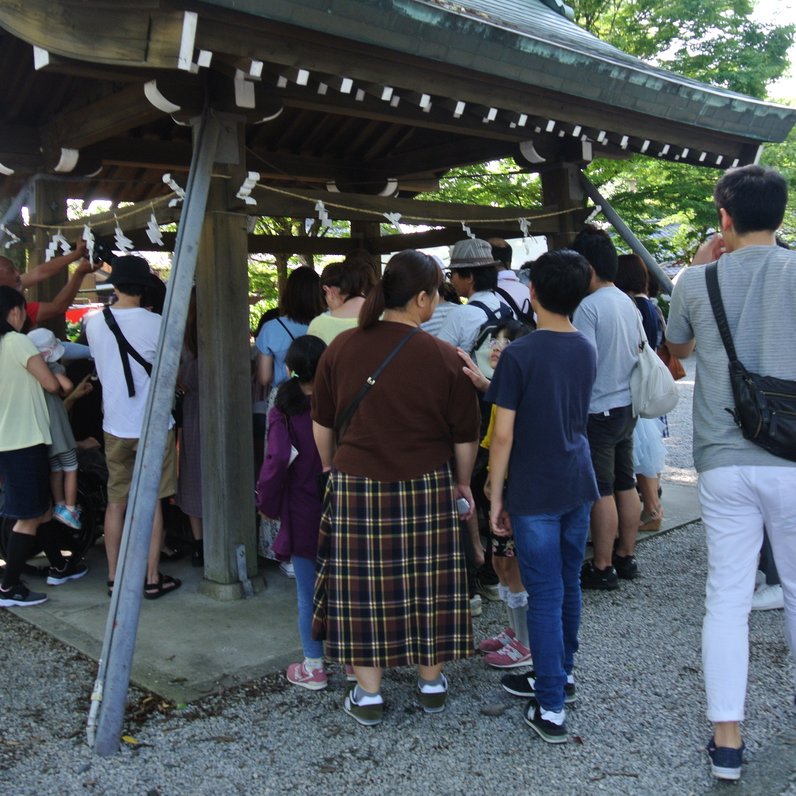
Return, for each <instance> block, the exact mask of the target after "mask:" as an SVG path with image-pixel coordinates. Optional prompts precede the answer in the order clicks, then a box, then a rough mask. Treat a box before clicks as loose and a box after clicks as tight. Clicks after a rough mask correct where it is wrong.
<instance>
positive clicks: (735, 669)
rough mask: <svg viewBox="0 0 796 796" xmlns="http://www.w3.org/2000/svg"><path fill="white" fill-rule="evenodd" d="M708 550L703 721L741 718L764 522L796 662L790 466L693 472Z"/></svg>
mask: <svg viewBox="0 0 796 796" xmlns="http://www.w3.org/2000/svg"><path fill="white" fill-rule="evenodd" d="M699 501H700V503H701V506H702V520H703V522H704V524H705V532H706V535H707V550H708V579H707V587H706V594H705V621H704V623H703V626H702V665H703V669H704V672H705V689H706V691H707V706H708V711H707V714H708V719H709V720H710V721H713V722H717V721H743V718H744V702H745V700H746V678H747V671H748V668H749V611H750V610H751V606H752V593H753V592H754V586H755V570H756V569H757V559H758V555H759V553H760V547H761V545H762V543H763V526H764V525H765V527H766V530H767V532H768V536H769V539H770V540H771V548H772V550H773V551H774V559H775V561H776V564H777V570H778V571H779V576H780V580H781V582H782V590H783V593H784V595H785V628H786V634H787V638H788V644H789V645H790V650H791V657H792V658H793V659H794V661H796V467H757V466H751V465H746V466H734V467H717V468H715V469H713V470H707V471H706V472H704V473H701V474H700V476H699Z"/></svg>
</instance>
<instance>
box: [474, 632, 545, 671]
mask: <svg viewBox="0 0 796 796" xmlns="http://www.w3.org/2000/svg"><path fill="white" fill-rule="evenodd" d="M484 663H486V664H487V665H488V666H492V667H494V668H495V669H513V668H514V667H515V666H530V665H531V664H532V663H533V659H532V658H531V651H530V650H529V649H528V648H527V647H526V646H525V645H523V644H520V642H519V641H517V639H516V638H515V639H512V641H511V643H510V644H506V646H505V647H503V649H501V650H499V651H498V652H490V653H489V654H488V655H485V656H484Z"/></svg>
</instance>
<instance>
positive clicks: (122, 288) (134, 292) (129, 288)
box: [114, 282, 146, 298]
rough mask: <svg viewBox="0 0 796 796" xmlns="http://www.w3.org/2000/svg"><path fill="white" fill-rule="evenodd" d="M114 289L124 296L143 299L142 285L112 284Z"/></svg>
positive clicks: (143, 288) (143, 290) (144, 289)
mask: <svg viewBox="0 0 796 796" xmlns="http://www.w3.org/2000/svg"><path fill="white" fill-rule="evenodd" d="M114 287H115V288H116V289H117V290H118V291H119V292H120V293H124V295H125V296H140V297H141V298H143V296H144V293H145V291H146V287H144V285H134V284H132V283H125V282H121V283H119V284H118V285H117V284H114Z"/></svg>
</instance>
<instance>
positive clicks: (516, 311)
mask: <svg viewBox="0 0 796 796" xmlns="http://www.w3.org/2000/svg"><path fill="white" fill-rule="evenodd" d="M495 293H498V294H499V295H500V296H501V297H502V298H503V300H504V301H505V302H506V304H508V306H509V309H510V310H511V311H512V312H513V313H514V315H515V317H516V318H517V320H520V319H521V318H522V316H523V315H524V314H525V313H524V312H523V311H522V310H521V309H520V308H519V306H518V305H517V302H516V301H514V298H513V296H512V295H511V293H509V291H508V290H503V288H502V287H496V288H495ZM523 304H524V302H523Z"/></svg>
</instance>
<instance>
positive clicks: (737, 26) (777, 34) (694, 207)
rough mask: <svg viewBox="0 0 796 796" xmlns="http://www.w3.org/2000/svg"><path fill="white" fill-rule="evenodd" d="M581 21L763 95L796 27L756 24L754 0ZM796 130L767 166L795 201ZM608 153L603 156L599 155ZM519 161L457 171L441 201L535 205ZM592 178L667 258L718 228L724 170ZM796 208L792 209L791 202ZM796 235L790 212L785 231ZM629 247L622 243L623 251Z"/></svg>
mask: <svg viewBox="0 0 796 796" xmlns="http://www.w3.org/2000/svg"><path fill="white" fill-rule="evenodd" d="M570 4H571V5H572V6H573V8H574V11H575V21H576V22H577V23H578V24H579V25H581V26H582V27H584V28H586V29H588V30H590V31H591V32H592V33H594V34H595V35H597V36H599V37H600V38H601V39H603V40H604V41H608V42H610V43H611V44H613V45H615V46H616V47H618V48H620V49H621V50H624V51H625V52H628V53H630V54H632V55H636V56H638V57H640V58H642V59H644V60H645V61H647V62H650V63H653V64H656V65H659V66H661V67H663V68H665V69H668V70H671V71H674V72H678V73H680V74H683V75H685V76H686V77H691V78H694V79H696V80H699V81H701V82H704V83H709V84H712V85H716V86H721V87H723V88H727V89H730V90H732V91H738V92H740V93H743V94H749V95H751V96H755V97H759V98H763V97H765V95H766V86H767V84H768V83H770V82H771V81H773V80H775V79H776V78H778V77H780V76H781V75H782V73H783V72H784V71H785V69H786V67H787V51H788V47H789V46H790V44H791V43H792V41H793V34H794V28H793V26H770V25H762V24H759V23H756V22H753V21H752V20H751V19H750V15H751V12H752V10H753V7H752V3H751V2H749V0H710V2H705V0H573V1H572V2H571V3H570ZM795 135H796V134H794V133H792V134H791V136H790V138H789V139H788V141H787V142H785V143H784V144H779V145H771V146H769V147H767V148H766V150H765V155H764V158H763V163H765V164H766V165H770V166H773V167H774V168H777V169H779V170H780V171H782V172H783V173H784V174H785V176H786V178H787V179H788V181H789V183H790V186H791V195H792V196H796V138H795V137H794V136H795ZM598 153H599V152H598ZM517 172H518V169H517V167H516V165H515V164H514V162H513V161H510V160H508V161H503V162H501V163H489V164H482V165H477V166H470V167H467V168H462V169H455V170H453V171H451V172H450V173H449V174H448V176H447V177H446V178H445V179H444V180H442V182H441V190H440V191H439V192H438V193H435V194H434V197H433V198H441V199H442V198H444V199H447V200H449V201H459V202H479V203H485V204H492V205H505V206H526V207H527V206H528V205H529V204H532V203H534V202H538V201H540V200H539V182H538V179H537V178H536V177H534V176H532V175H527V174H518V173H517ZM587 174H588V176H589V179H590V180H591V181H592V182H593V183H594V184H595V185H596V186H597V187H598V188H599V189H600V191H601V192H602V193H603V195H604V196H606V198H607V199H609V201H610V202H611V204H612V206H613V207H614V208H615V209H616V210H617V212H618V213H619V214H620V215H621V216H622V218H623V219H624V221H625V222H626V223H627V224H628V226H629V227H630V228H631V230H633V232H634V233H635V234H636V235H637V236H638V237H639V238H640V239H641V240H642V242H643V243H644V244H645V245H646V246H647V248H648V249H649V250H650V252H651V253H652V254H653V256H655V257H656V258H657V259H658V260H659V261H681V260H684V259H687V258H690V256H691V253H692V252H693V250H694V249H695V248H696V246H697V245H698V244H699V242H700V241H701V240H702V238H703V237H704V234H705V232H706V230H707V229H709V228H711V227H715V225H716V213H715V210H714V207H713V200H712V196H713V187H714V185H715V183H716V181H717V179H718V178H719V177H720V175H721V171H719V170H718V169H710V168H703V167H696V166H689V165H688V164H683V163H671V162H668V161H658V160H656V159H654V158H650V157H644V156H636V157H633V158H631V159H630V160H628V161H614V160H608V159H599V160H596V161H595V162H594V163H592V164H591V165H590V166H589V168H588V170H587ZM792 204H793V203H791V205H792ZM783 228H784V231H785V235H786V237H790V239H793V235H794V233H796V221H795V220H794V210H793V209H792V208H791V209H790V212H789V215H788V216H786V222H785V224H784V225H783ZM622 245H623V244H621V243H620V246H622Z"/></svg>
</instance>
